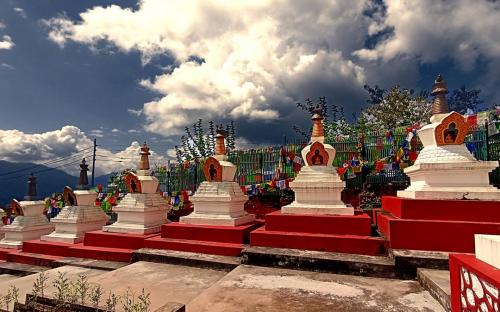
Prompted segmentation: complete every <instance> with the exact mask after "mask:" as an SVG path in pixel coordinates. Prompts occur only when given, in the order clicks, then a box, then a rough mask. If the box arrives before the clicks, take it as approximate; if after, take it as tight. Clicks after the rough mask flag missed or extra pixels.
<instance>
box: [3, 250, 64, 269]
mask: <svg viewBox="0 0 500 312" xmlns="http://www.w3.org/2000/svg"><path fill="white" fill-rule="evenodd" d="M61 258H63V257H60V256H52V255H41V254H37V253H30V252H23V251H15V252H11V253H8V254H7V261H8V262H15V263H24V264H30V265H38V266H45V267H50V266H51V264H52V262H54V261H56V260H59V259H61Z"/></svg>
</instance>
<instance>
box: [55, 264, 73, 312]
mask: <svg viewBox="0 0 500 312" xmlns="http://www.w3.org/2000/svg"><path fill="white" fill-rule="evenodd" d="M52 286H54V288H55V289H56V293H55V299H56V300H57V306H56V309H57V308H59V309H60V308H64V306H65V305H66V302H67V301H68V297H69V293H70V291H71V283H70V281H69V279H68V278H67V277H66V272H64V273H63V272H57V278H56V279H55V280H54V281H52ZM59 309H57V310H59Z"/></svg>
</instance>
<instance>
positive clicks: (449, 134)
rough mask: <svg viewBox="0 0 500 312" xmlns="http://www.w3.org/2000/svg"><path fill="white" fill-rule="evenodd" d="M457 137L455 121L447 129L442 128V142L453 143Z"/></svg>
mask: <svg viewBox="0 0 500 312" xmlns="http://www.w3.org/2000/svg"><path fill="white" fill-rule="evenodd" d="M456 139H457V129H456V125H455V123H453V122H452V123H451V124H450V126H449V127H448V129H446V130H444V143H445V144H453V143H455V140H456Z"/></svg>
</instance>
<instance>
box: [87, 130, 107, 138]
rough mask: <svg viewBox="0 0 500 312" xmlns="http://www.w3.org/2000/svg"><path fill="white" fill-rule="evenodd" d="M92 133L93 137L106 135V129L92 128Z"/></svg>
mask: <svg viewBox="0 0 500 312" xmlns="http://www.w3.org/2000/svg"><path fill="white" fill-rule="evenodd" d="M90 135H91V136H93V137H97V138H102V137H104V131H102V130H101V129H94V130H90Z"/></svg>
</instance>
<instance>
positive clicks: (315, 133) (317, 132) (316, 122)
mask: <svg viewBox="0 0 500 312" xmlns="http://www.w3.org/2000/svg"><path fill="white" fill-rule="evenodd" d="M311 113H312V117H311V120H312V121H313V129H312V135H311V141H313V140H314V141H317V140H318V139H320V140H321V139H323V138H324V136H325V131H324V129H323V111H322V109H321V107H320V106H319V105H316V107H315V108H313V109H312V110H311Z"/></svg>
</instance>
